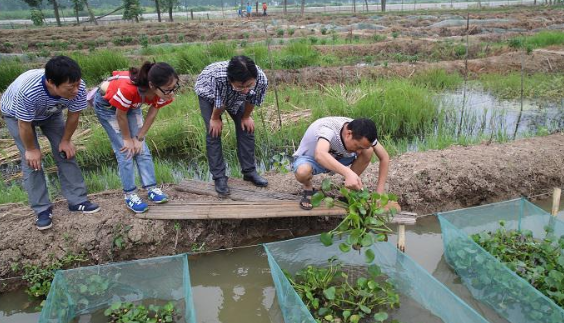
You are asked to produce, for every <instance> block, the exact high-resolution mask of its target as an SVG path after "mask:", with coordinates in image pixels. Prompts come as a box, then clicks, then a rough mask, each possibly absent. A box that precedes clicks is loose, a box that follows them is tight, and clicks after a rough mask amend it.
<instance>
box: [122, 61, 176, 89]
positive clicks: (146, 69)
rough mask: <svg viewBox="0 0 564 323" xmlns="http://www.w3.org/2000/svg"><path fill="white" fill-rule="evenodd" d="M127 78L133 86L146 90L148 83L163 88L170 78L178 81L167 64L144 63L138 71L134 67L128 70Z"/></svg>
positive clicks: (173, 71)
mask: <svg viewBox="0 0 564 323" xmlns="http://www.w3.org/2000/svg"><path fill="white" fill-rule="evenodd" d="M129 78H130V79H131V82H132V83H133V84H135V85H137V86H138V87H140V88H142V89H144V90H146V89H148V88H149V82H151V83H153V85H156V86H163V85H166V84H168V83H169V82H170V79H171V78H175V79H177V80H178V74H176V71H175V70H174V68H173V67H172V66H170V65H169V64H167V63H164V62H159V63H151V62H145V63H143V65H142V66H141V68H139V69H137V68H135V67H132V68H130V69H129Z"/></svg>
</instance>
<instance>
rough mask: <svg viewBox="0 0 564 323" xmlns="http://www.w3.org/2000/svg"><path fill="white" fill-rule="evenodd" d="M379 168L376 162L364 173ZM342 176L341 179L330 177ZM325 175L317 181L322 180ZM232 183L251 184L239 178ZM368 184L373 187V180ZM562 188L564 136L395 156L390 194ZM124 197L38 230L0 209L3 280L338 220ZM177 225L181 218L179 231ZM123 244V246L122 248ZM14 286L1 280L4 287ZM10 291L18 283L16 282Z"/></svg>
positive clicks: (404, 199)
mask: <svg viewBox="0 0 564 323" xmlns="http://www.w3.org/2000/svg"><path fill="white" fill-rule="evenodd" d="M375 173H377V164H374V165H371V166H370V168H369V170H368V171H367V174H375ZM267 177H268V179H269V180H270V183H271V184H270V187H269V189H270V190H275V191H279V192H286V193H299V191H300V187H299V186H298V184H297V182H296V181H295V180H294V178H293V175H291V174H267ZM333 178H334V181H336V182H339V181H341V179H340V178H339V176H334V177H333ZM320 180H321V178H320V177H319V178H316V181H320ZM231 181H233V182H235V181H237V182H238V183H241V185H248V184H246V183H244V182H243V181H241V180H237V179H232V180H231ZM364 182H365V183H366V184H367V185H368V186H369V187H373V186H374V184H375V178H373V177H366V176H365V178H364ZM317 184H319V182H317ZM555 186H558V187H562V186H564V134H563V133H560V134H553V135H550V136H547V137H539V138H532V139H524V140H518V141H515V142H511V143H506V144H487V143H484V144H481V145H477V146H471V147H452V148H449V149H445V150H441V151H429V152H420V153H407V154H404V155H402V156H399V157H398V158H395V159H394V160H393V161H392V166H391V169H390V177H389V191H390V192H393V193H395V194H397V195H398V196H399V198H400V204H401V205H402V207H403V208H404V210H410V211H415V212H418V213H419V214H427V213H431V212H436V211H445V210H451V209H456V208H460V207H468V206H472V205H478V204H483V203H490V202H495V201H500V200H505V199H509V198H515V197H519V196H520V195H535V194H539V193H543V192H547V191H549V190H550V189H551V188H552V187H555ZM166 190H167V191H168V192H169V193H170V194H171V198H172V199H173V200H177V201H181V200H189V201H194V200H199V201H209V202H210V203H213V202H214V201H217V198H214V197H204V196H199V195H191V194H188V193H183V192H180V191H177V190H175V189H174V186H171V187H168V188H167V189H166ZM122 198H123V197H122V194H121V192H119V191H110V192H104V193H100V194H96V195H93V196H92V199H93V200H94V201H96V202H97V203H100V204H101V205H102V207H103V210H102V211H101V212H99V213H97V214H93V215H82V214H71V213H70V212H69V211H68V210H67V209H66V203H65V202H64V201H59V202H57V203H56V204H55V209H54V211H55V216H54V227H53V228H52V229H50V230H47V231H46V232H39V231H38V230H37V229H36V228H35V225H34V216H33V215H32V213H31V210H30V209H29V208H28V207H23V206H19V205H14V204H12V205H2V206H0V227H1V231H2V235H0V278H6V277H11V276H15V274H14V273H12V271H11V269H10V266H11V264H14V263H27V262H32V263H35V264H39V263H48V262H49V259H50V258H51V257H53V256H54V257H61V256H63V255H64V254H65V253H67V252H72V253H80V252H84V253H86V254H87V256H88V257H89V258H90V260H91V263H92V264H97V263H106V262H109V261H117V260H126V259H138V258H146V257H151V256H157V255H167V254H173V253H181V252H189V251H191V250H192V248H199V247H201V246H202V245H203V246H204V248H205V249H208V250H209V249H216V248H222V247H232V246H238V245H245V244H251V243H256V242H258V241H264V240H265V239H285V238H291V237H295V236H300V235H304V234H308V233H312V232H318V231H320V230H328V229H331V228H332V227H334V226H335V225H336V221H337V219H327V218H309V217H308V218H299V217H297V218H286V219H271V220H222V221H178V222H175V221H152V220H142V219H137V218H135V217H133V216H132V214H131V213H130V212H129V211H128V210H127V209H126V208H125V206H124V205H123V200H122ZM175 223H178V225H177V226H176V227H177V228H178V230H177V229H176V228H175ZM120 240H121V241H122V242H123V245H122V248H119V247H118V246H117V245H118V244H119V243H118V242H119V241H120ZM9 287H10V286H2V284H0V291H1V290H2V289H3V288H4V289H5V288H9ZM11 287H13V286H11Z"/></svg>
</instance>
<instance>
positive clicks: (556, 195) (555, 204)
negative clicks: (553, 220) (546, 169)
mask: <svg viewBox="0 0 564 323" xmlns="http://www.w3.org/2000/svg"><path fill="white" fill-rule="evenodd" d="M561 194H562V190H561V189H560V188H558V187H555V188H554V192H553V193H552V212H551V214H552V216H554V217H555V216H556V214H558V208H559V207H560V195H561Z"/></svg>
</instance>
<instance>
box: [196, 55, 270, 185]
mask: <svg viewBox="0 0 564 323" xmlns="http://www.w3.org/2000/svg"><path fill="white" fill-rule="evenodd" d="M267 88H268V80H267V79H266V75H265V74H264V72H263V71H262V70H261V69H260V68H259V67H258V66H256V65H255V63H254V62H253V61H252V60H251V59H250V58H248V57H246V56H235V57H233V58H231V60H230V61H224V62H217V63H213V64H210V65H209V66H207V67H206V68H205V69H204V70H203V71H202V73H200V75H199V76H198V79H197V80H196V85H195V91H196V94H197V95H198V98H199V103H200V111H201V112H202V117H203V119H204V123H205V124H206V130H207V136H206V148H207V157H208V164H209V168H210V172H211V173H212V176H213V180H214V182H215V190H216V191H217V192H218V194H220V195H223V196H225V195H229V194H230V190H229V186H227V176H226V174H225V168H226V166H225V162H224V160H223V152H222V147H221V130H222V129H223V121H222V119H221V115H222V114H223V112H224V111H227V113H229V115H230V116H231V118H232V119H233V121H234V122H235V129H236V135H237V157H238V159H239V163H240V164H241V170H242V173H243V179H244V180H246V181H250V182H252V183H253V184H255V185H256V186H258V187H264V186H267V185H268V181H267V180H266V179H264V178H263V177H261V176H260V175H258V174H257V171H256V164H255V136H254V130H255V123H254V121H253V118H252V117H251V114H252V112H253V109H254V107H255V106H260V105H261V104H262V102H263V101H264V96H265V94H266V89H267Z"/></svg>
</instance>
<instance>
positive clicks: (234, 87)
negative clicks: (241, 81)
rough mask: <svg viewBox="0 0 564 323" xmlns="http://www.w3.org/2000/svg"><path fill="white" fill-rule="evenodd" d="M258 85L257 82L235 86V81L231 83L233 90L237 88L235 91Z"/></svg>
mask: <svg viewBox="0 0 564 323" xmlns="http://www.w3.org/2000/svg"><path fill="white" fill-rule="evenodd" d="M256 85H257V83H256V82H254V83H252V84H250V85H247V86H235V85H233V83H231V87H232V88H233V90H235V91H244V90H250V89H253V88H254V87H255V86H256Z"/></svg>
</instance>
